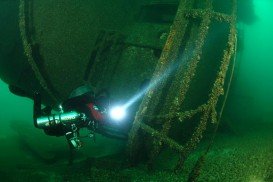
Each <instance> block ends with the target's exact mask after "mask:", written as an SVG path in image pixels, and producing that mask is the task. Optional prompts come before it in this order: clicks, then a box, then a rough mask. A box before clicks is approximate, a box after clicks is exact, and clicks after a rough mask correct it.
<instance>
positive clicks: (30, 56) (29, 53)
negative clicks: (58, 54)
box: [18, 0, 59, 103]
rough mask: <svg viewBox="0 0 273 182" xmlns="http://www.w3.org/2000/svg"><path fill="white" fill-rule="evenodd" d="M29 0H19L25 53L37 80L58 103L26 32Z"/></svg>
mask: <svg viewBox="0 0 273 182" xmlns="http://www.w3.org/2000/svg"><path fill="white" fill-rule="evenodd" d="M27 2H28V1H25V0H20V1H19V22H18V23H19V29H20V35H21V39H22V43H23V48H24V53H25V55H26V57H27V60H28V63H29V65H30V66H31V68H32V70H33V72H34V74H35V76H36V78H37V80H38V81H39V83H40V85H41V87H42V88H43V89H44V90H45V91H46V92H47V94H48V95H49V96H50V97H51V99H52V100H53V101H54V102H55V103H58V102H59V101H58V99H57V97H56V96H55V95H54V94H53V92H52V91H51V90H50V88H49V87H48V84H47V82H46V80H45V78H44V76H43V75H42V73H41V72H40V70H39V68H38V66H37V64H36V62H35V60H34V58H33V51H32V47H31V43H30V42H29V38H28V36H27V33H26V28H27V25H26V18H27V17H26V3H27Z"/></svg>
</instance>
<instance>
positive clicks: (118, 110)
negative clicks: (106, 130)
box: [109, 106, 126, 121]
mask: <svg viewBox="0 0 273 182" xmlns="http://www.w3.org/2000/svg"><path fill="white" fill-rule="evenodd" d="M109 114H110V117H111V118H112V119H113V120H115V121H121V120H122V119H124V118H125V116H126V108H125V107H123V106H115V107H113V108H112V109H110V113H109Z"/></svg>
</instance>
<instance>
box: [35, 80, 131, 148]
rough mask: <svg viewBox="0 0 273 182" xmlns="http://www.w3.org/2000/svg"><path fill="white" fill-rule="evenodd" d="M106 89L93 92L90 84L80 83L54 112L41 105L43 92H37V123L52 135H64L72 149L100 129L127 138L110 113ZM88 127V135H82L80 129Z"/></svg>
mask: <svg viewBox="0 0 273 182" xmlns="http://www.w3.org/2000/svg"><path fill="white" fill-rule="evenodd" d="M109 97H110V96H109V93H108V91H107V90H102V91H100V92H99V93H97V94H94V92H93V91H92V88H91V87H90V86H88V85H84V86H81V87H79V88H77V89H75V90H74V91H72V93H71V94H70V96H69V98H68V100H66V101H64V102H63V103H62V104H61V105H60V106H59V112H57V113H54V111H53V110H52V108H51V107H45V108H44V109H42V108H41V106H42V105H41V96H40V94H39V93H37V92H36V93H35V94H34V111H33V118H34V125H35V127H37V128H39V129H43V130H44V132H45V133H46V134H47V135H50V136H57V137H59V136H65V137H66V139H67V141H68V144H69V147H70V149H72V150H74V149H80V148H81V147H82V141H81V139H82V138H88V137H89V138H93V139H94V140H95V134H96V133H99V134H102V135H104V136H106V137H111V138H117V139H123V140H126V139H127V137H128V136H127V133H126V132H125V131H123V130H122V129H120V128H118V127H116V126H115V123H116V122H114V121H113V119H111V118H110V117H109V107H110V99H109ZM82 128H87V129H88V130H89V134H88V135H87V136H81V135H80V129H82Z"/></svg>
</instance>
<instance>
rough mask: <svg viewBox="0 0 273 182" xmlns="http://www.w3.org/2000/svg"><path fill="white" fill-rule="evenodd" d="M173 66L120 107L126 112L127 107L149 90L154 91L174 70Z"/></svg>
mask: <svg viewBox="0 0 273 182" xmlns="http://www.w3.org/2000/svg"><path fill="white" fill-rule="evenodd" d="M175 67H176V66H175V65H173V66H170V67H169V68H168V69H167V70H166V71H165V72H164V74H163V75H161V76H160V77H159V78H157V79H154V80H152V82H151V83H149V84H148V86H147V87H146V88H144V89H143V90H141V91H140V92H139V93H137V94H135V95H134V96H133V97H132V98H131V99H130V100H129V101H128V102H126V103H125V104H124V105H123V106H122V107H124V109H125V110H126V109H127V108H128V107H130V106H131V105H133V104H134V103H135V102H136V101H138V100H139V99H140V98H141V97H143V96H144V95H145V93H146V92H147V91H149V90H151V89H154V88H155V87H156V86H157V85H158V84H159V83H160V82H161V81H162V80H163V79H164V78H167V77H168V76H169V75H170V74H171V73H172V72H173V70H174V69H175Z"/></svg>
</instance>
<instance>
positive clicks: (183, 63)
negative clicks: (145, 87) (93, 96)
mask: <svg viewBox="0 0 273 182" xmlns="http://www.w3.org/2000/svg"><path fill="white" fill-rule="evenodd" d="M0 3H1V6H0V7H5V8H6V9H8V10H11V11H7V12H2V11H1V17H2V19H3V20H4V19H5V18H7V17H9V19H10V20H11V21H10V22H12V23H10V24H9V25H7V26H6V29H3V30H0V31H1V35H2V36H3V37H4V36H6V37H13V39H12V40H10V42H12V43H10V44H9V45H1V48H2V49H1V51H2V52H1V56H2V57H1V62H0V68H1V70H0V76H1V78H2V79H3V80H4V81H5V82H7V83H8V84H10V85H12V86H13V87H15V88H18V90H21V91H23V92H24V93H26V95H28V96H31V95H32V93H33V92H34V91H39V92H41V93H42V98H43V103H44V104H46V105H53V106H54V105H57V104H59V103H60V102H62V101H64V100H65V99H67V98H68V96H69V94H70V93H71V91H72V90H73V89H75V88H77V87H78V86H81V85H83V84H91V85H92V86H94V88H95V90H96V91H99V90H101V89H104V88H107V89H109V91H110V92H111V94H112V98H113V100H116V101H118V100H123V101H126V100H128V99H130V98H131V97H132V96H133V95H134V94H135V93H137V92H138V91H139V88H140V85H141V84H142V83H143V82H145V81H147V80H150V83H156V84H155V85H156V86H155V87H153V88H152V89H150V90H149V91H148V92H147V93H146V95H145V96H144V98H143V99H142V102H141V104H140V106H139V109H138V112H137V114H136V116H135V120H134V123H133V126H132V129H131V132H130V138H129V142H128V148H129V156H130V159H131V161H132V162H137V161H140V158H141V157H143V156H141V155H139V154H141V152H139V151H140V149H142V150H143V149H144V148H145V149H146V150H145V151H148V152H147V153H148V155H146V156H145V157H144V158H146V159H147V158H148V161H149V162H150V163H151V164H152V163H153V162H154V161H155V160H156V158H157V156H158V155H159V154H160V151H161V149H162V148H171V149H172V150H173V151H176V152H177V153H179V154H180V155H181V159H180V160H179V161H178V163H177V165H176V169H181V168H182V166H183V161H184V160H185V158H187V156H188V155H189V153H190V152H191V151H192V150H193V149H194V148H195V147H196V145H197V144H198V142H199V141H200V140H201V139H202V136H203V133H204V131H205V130H206V129H207V125H208V124H210V123H213V126H215V127H216V128H217V125H218V122H219V118H221V113H222V111H223V107H222V106H223V105H224V103H225V99H226V98H225V97H224V94H225V95H227V93H228V90H229V84H230V81H231V79H230V78H231V75H232V69H229V68H230V65H231V63H232V60H233V58H234V57H235V56H234V53H235V52H236V42H237V38H236V10H237V7H236V3H237V2H236V0H230V1H226V2H225V5H223V2H222V1H221V0H217V1H211V0H205V1H204V0H181V1H173V0H169V1H167V0H165V1H151V0H142V1H130V2H128V1H127V0H115V1H113V0H109V1H101V0H94V1H90V2H86V1H73V0H54V1H53V0H45V1H42V0H40V1H38V0H18V1H2V2H0ZM2 5H3V6H2ZM7 15H8V16H7ZM2 24H3V22H2ZM4 47H5V48H6V49H5V50H4ZM228 69H229V70H228ZM14 92H15V93H16V91H14ZM143 147H144V148H143Z"/></svg>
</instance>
